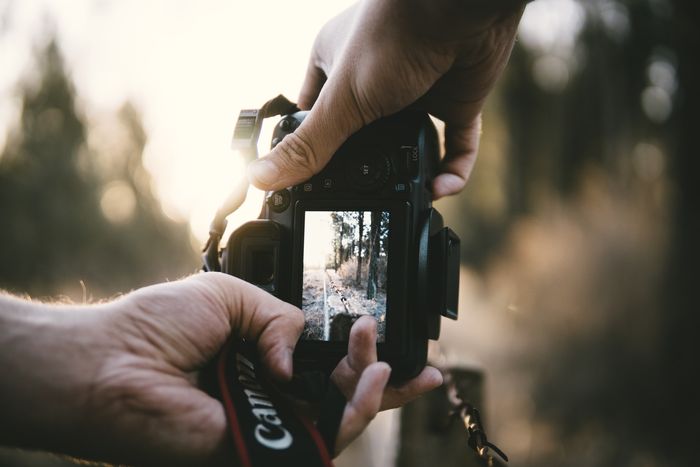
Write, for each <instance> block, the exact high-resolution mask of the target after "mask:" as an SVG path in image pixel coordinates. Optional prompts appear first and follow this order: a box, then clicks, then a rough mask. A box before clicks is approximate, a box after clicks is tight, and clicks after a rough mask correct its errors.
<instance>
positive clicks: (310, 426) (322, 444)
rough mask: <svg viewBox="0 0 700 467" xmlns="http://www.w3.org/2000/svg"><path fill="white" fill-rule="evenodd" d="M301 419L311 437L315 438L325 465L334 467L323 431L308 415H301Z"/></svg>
mask: <svg viewBox="0 0 700 467" xmlns="http://www.w3.org/2000/svg"><path fill="white" fill-rule="evenodd" d="M299 419H300V420H301V422H302V423H303V424H304V426H305V427H306V431H308V432H309V434H310V435H311V438H313V440H314V443H316V448H317V449H318V453H319V455H320V456H321V461H322V462H323V465H325V466H326V467H333V461H332V460H331V456H330V455H329V454H328V449H326V443H325V442H324V441H323V438H321V433H319V432H318V429H317V428H316V425H314V424H313V423H312V422H311V421H310V420H309V419H308V418H306V417H303V416H300V417H299Z"/></svg>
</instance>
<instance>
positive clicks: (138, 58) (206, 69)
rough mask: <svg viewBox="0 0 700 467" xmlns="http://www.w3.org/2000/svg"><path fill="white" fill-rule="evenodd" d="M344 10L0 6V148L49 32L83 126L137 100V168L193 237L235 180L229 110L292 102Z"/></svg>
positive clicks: (155, 4) (241, 216)
mask: <svg viewBox="0 0 700 467" xmlns="http://www.w3.org/2000/svg"><path fill="white" fill-rule="evenodd" d="M539 2H546V3H549V4H554V5H556V4H560V5H562V6H566V5H568V6H570V5H571V3H572V2H571V0H539V1H538V2H535V3H539ZM351 3H352V2H351V1H350V0H324V1H318V0H296V1H294V2H289V1H266V0H258V1H247V2H233V1H227V0H200V1H193V0H192V1H185V0H148V1H143V0H63V1H59V0H0V149H1V148H2V146H4V142H5V138H6V132H5V129H6V128H7V126H8V125H10V124H13V122H14V121H15V119H16V118H17V113H18V110H19V109H18V106H19V101H18V98H17V95H16V92H15V91H16V89H17V83H18V82H19V81H20V80H22V79H27V77H30V76H31V74H32V73H31V71H32V70H31V69H30V66H31V56H32V50H33V49H34V48H36V47H37V46H40V45H41V44H43V43H44V41H45V39H46V37H48V36H49V35H50V32H51V31H52V30H55V31H56V32H57V35H58V38H59V44H60V46H61V48H62V50H63V53H64V56H65V58H66V61H67V65H68V67H69V70H70V72H71V74H72V77H73V79H74V81H75V84H76V87H77V90H78V94H79V96H80V98H81V101H80V102H81V105H82V109H83V111H84V112H85V113H86V114H87V116H88V117H89V116H90V115H92V114H99V113H103V112H112V111H116V110H117V109H118V108H119V107H120V106H121V104H122V103H123V102H124V101H125V100H127V99H131V100H132V101H134V102H135V104H136V105H137V108H139V109H140V111H141V112H142V117H143V120H144V126H145V128H146V131H147V134H148V138H149V140H148V144H147V147H146V152H145V156H144V160H145V164H146V167H147V168H148V169H149V170H150V171H151V173H152V175H153V177H154V180H155V184H156V191H157V193H158V195H159V196H160V198H161V201H162V203H163V205H164V208H165V210H166V212H167V213H168V214H169V215H171V216H173V217H176V218H181V219H187V220H189V221H190V223H191V225H192V228H193V231H194V233H195V235H197V236H198V237H199V238H203V237H204V236H205V235H206V232H207V230H208V225H209V221H210V217H211V215H212V214H213V212H214V211H215V210H216V208H217V207H218V205H219V203H220V202H221V201H222V200H223V199H224V198H225V196H226V195H227V194H228V192H229V191H230V188H229V187H231V186H232V184H233V183H235V182H236V180H238V179H240V177H241V176H242V174H243V167H242V163H241V162H240V160H237V158H236V156H234V155H233V153H232V152H231V151H230V149H229V144H230V138H231V134H232V130H233V125H234V123H235V118H236V116H237V115H238V111H239V110H240V109H241V108H246V107H256V106H259V105H260V104H262V103H263V102H265V101H266V100H267V99H269V98H271V97H274V96H275V95H277V94H279V93H284V94H285V95H287V96H288V97H289V98H291V99H293V100H294V99H296V96H297V92H298V89H299V87H300V86H301V83H302V80H303V77H304V72H305V69H306V65H307V61H308V54H309V51H310V49H311V45H312V43H313V40H314V37H315V35H316V32H317V31H318V30H319V29H320V27H321V26H322V25H323V24H324V23H325V22H326V21H327V20H328V19H330V18H331V17H332V16H334V15H335V14H337V13H339V12H340V11H342V10H343V9H344V8H346V7H347V6H349V5H350V4H351ZM530 8H531V7H530ZM536 10H537V9H535V12H536ZM540 16H542V15H540V14H538V15H537V16H528V13H526V18H525V19H524V20H523V21H524V23H526V25H525V27H529V29H528V30H529V31H535V32H534V33H530V35H531V36H532V34H535V35H536V34H537V33H536V31H537V30H538V27H537V26H538V25H543V26H544V25H546V24H548V20H547V19H546V18H544V19H543V20H542V21H543V22H542V23H540V19H538V18H539V17H540ZM548 17H551V15H549V16H548ZM528 24H529V25H530V26H527V25H528ZM268 141H269V138H266V137H265V135H263V137H262V138H261V142H263V143H265V144H268ZM249 198H251V197H250V196H249ZM260 201H261V194H260V193H258V194H257V196H253V197H252V199H249V202H247V203H246V206H245V209H242V210H241V211H240V212H239V213H237V214H236V216H235V218H234V219H232V222H231V223H230V225H231V226H234V225H237V224H239V223H241V222H244V221H245V220H248V219H250V218H253V217H254V216H255V215H256V214H257V212H258V210H259V203H260Z"/></svg>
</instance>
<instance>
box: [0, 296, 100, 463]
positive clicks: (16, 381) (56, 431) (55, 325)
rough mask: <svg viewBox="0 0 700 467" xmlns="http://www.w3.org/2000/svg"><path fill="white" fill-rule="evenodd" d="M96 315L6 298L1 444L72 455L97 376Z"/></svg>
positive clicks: (0, 346)
mask: <svg viewBox="0 0 700 467" xmlns="http://www.w3.org/2000/svg"><path fill="white" fill-rule="evenodd" d="M95 311H96V310H94V309H93V307H83V308H82V309H81V308H79V307H75V306H55V305H46V304H43V303H39V302H30V301H26V300H20V299H18V298H14V297H10V296H6V295H2V296H0V375H2V376H1V377H0V414H2V415H1V419H2V423H1V424H0V444H6V445H12V446H19V447H26V448H41V449H49V450H59V451H62V452H66V451H70V449H66V443H71V442H72V441H70V439H71V438H72V434H74V433H75V429H76V427H77V426H79V425H81V424H82V423H83V419H84V417H85V415H86V407H87V404H86V402H87V399H88V397H89V393H90V390H89V386H90V383H89V381H91V378H92V376H93V374H94V372H95V371H96V367H95V366H94V365H92V364H91V362H93V361H94V359H92V358H90V355H91V354H94V353H95V352H96V351H97V350H98V349H97V348H96V346H97V345H99V344H98V343H96V342H93V340H94V338H93V337H92V333H90V332H86V327H87V326H90V323H91V322H92V321H94V320H93V319H91V316H92V315H94V314H95ZM79 316H80V317H82V319H78V317H79ZM86 318H87V319H86Z"/></svg>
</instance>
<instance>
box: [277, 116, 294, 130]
mask: <svg viewBox="0 0 700 467" xmlns="http://www.w3.org/2000/svg"><path fill="white" fill-rule="evenodd" d="M279 127H280V130H282V131H289V130H290V129H291V128H292V122H290V121H289V119H288V118H283V119H282V120H280V123H279Z"/></svg>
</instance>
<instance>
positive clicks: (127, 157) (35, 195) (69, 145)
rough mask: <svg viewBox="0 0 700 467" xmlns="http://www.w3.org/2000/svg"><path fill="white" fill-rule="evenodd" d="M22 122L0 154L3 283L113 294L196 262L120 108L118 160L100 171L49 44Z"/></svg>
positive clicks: (50, 291)
mask: <svg viewBox="0 0 700 467" xmlns="http://www.w3.org/2000/svg"><path fill="white" fill-rule="evenodd" d="M37 62H38V63H37V66H38V67H39V71H38V73H37V75H38V80H36V82H35V83H32V84H30V85H25V87H24V88H23V89H22V90H21V92H22V105H21V119H20V122H19V125H18V127H17V128H16V130H15V131H13V132H12V133H11V134H10V135H9V137H8V142H7V145H6V147H5V150H4V152H3V153H2V155H0V219H1V224H2V228H0V287H3V288H6V289H10V290H13V291H17V292H27V293H30V294H32V295H55V294H57V293H66V292H68V293H70V292H74V291H75V290H79V287H80V281H84V282H85V283H86V285H87V287H88V290H89V292H90V294H96V295H100V296H101V295H109V294H114V293H116V292H118V291H124V290H128V289H129V288H133V287H138V286H140V285H143V284H145V283H149V282H154V281H158V280H162V279H164V278H165V277H177V276H179V275H182V274H183V273H185V272H188V271H192V270H193V269H194V268H195V265H196V264H197V263H196V259H195V254H194V252H193V250H192V247H191V241H190V234H189V230H188V228H187V227H186V225H184V224H181V223H175V222H173V221H171V220H169V219H168V218H167V217H165V216H164V215H163V213H162V211H161V209H160V207H159V204H158V201H157V200H156V199H155V197H154V196H153V194H152V193H151V191H150V177H149V175H148V173H147V172H146V171H145V169H144V168H143V165H142V162H141V158H142V152H143V148H144V145H145V142H146V135H145V132H144V130H143V128H142V126H141V123H140V121H139V118H138V114H137V113H136V111H135V110H134V109H133V108H132V107H130V106H128V105H127V106H125V107H124V109H123V110H122V112H121V115H120V120H121V124H122V125H123V126H124V128H126V131H125V132H123V137H124V138H125V140H122V141H120V142H119V144H120V147H121V148H122V149H123V150H122V151H121V152H120V153H119V155H120V156H121V157H123V159H122V160H120V161H115V163H114V164H112V166H111V167H110V168H109V171H106V170H103V171H100V170H99V160H100V158H101V157H102V155H101V154H95V153H93V152H91V151H90V149H88V146H87V144H86V136H87V134H88V127H87V126H86V123H85V120H84V118H83V117H82V116H81V115H80V114H79V112H78V110H77V108H76V95H75V89H74V87H73V85H72V83H71V81H70V79H69V78H68V76H67V73H66V70H65V67H64V63H63V59H62V57H61V54H60V51H59V49H58V46H57V45H56V43H55V41H51V42H50V43H49V44H48V46H47V47H46V48H45V49H44V50H43V51H42V52H41V53H40V54H39V55H38V56H37Z"/></svg>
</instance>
